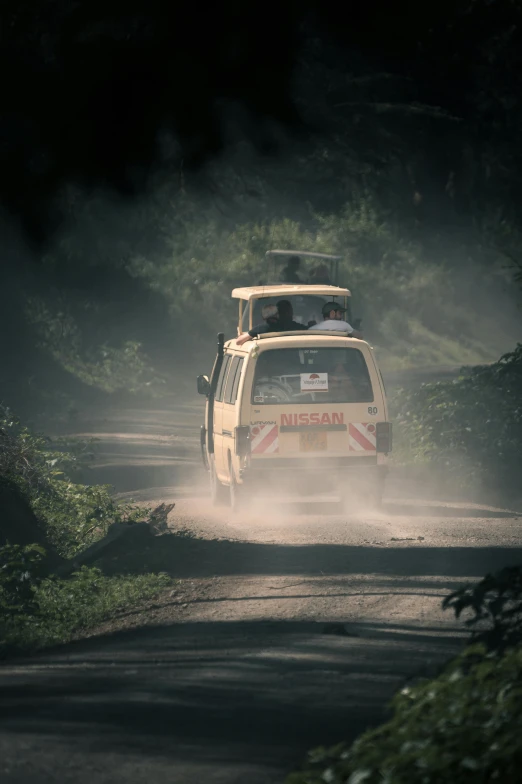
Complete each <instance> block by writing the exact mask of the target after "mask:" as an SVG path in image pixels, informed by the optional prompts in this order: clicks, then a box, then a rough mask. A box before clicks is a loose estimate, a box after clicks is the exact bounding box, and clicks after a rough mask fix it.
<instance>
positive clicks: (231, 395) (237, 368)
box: [224, 357, 243, 404]
mask: <svg viewBox="0 0 522 784" xmlns="http://www.w3.org/2000/svg"><path fill="white" fill-rule="evenodd" d="M242 364H243V357H234V359H233V360H232V362H231V365H230V372H229V374H228V378H227V386H226V389H225V398H224V402H225V403H232V404H233V403H235V402H236V397H237V388H238V386H239V377H240V375H241V365H242Z"/></svg>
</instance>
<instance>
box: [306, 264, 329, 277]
mask: <svg viewBox="0 0 522 784" xmlns="http://www.w3.org/2000/svg"><path fill="white" fill-rule="evenodd" d="M310 277H311V278H313V279H314V280H315V279H318V280H319V279H320V280H329V279H330V273H329V272H328V267H327V266H326V264H318V265H317V267H315V268H314V269H313V270H312V273H311V276H310Z"/></svg>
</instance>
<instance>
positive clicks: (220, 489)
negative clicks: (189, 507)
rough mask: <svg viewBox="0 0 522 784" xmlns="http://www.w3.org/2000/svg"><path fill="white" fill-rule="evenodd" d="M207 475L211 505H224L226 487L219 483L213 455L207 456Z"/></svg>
mask: <svg viewBox="0 0 522 784" xmlns="http://www.w3.org/2000/svg"><path fill="white" fill-rule="evenodd" d="M208 464H209V470H208V473H209V477H210V500H211V502H212V506H225V505H226V504H227V503H228V493H227V488H226V487H225V486H224V485H222V484H221V482H220V481H219V479H218V475H217V473H216V461H215V459H214V455H209V456H208Z"/></svg>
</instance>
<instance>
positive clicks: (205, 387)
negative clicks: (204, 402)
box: [198, 376, 210, 395]
mask: <svg viewBox="0 0 522 784" xmlns="http://www.w3.org/2000/svg"><path fill="white" fill-rule="evenodd" d="M209 394H210V381H209V380H208V376H198V395H209Z"/></svg>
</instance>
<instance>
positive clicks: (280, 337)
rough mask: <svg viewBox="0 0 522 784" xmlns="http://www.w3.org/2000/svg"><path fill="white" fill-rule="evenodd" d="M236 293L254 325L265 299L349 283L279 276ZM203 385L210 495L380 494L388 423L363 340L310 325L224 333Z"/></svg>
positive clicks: (317, 293) (234, 501) (237, 503)
mask: <svg viewBox="0 0 522 784" xmlns="http://www.w3.org/2000/svg"><path fill="white" fill-rule="evenodd" d="M275 289H277V291H276V290H275ZM311 289H314V291H313V292H312V291H311ZM297 290H299V291H297ZM232 296H233V297H235V298H237V299H238V300H239V303H240V304H239V322H238V323H239V325H242V324H243V306H244V305H245V303H246V306H247V310H248V323H249V324H250V326H252V316H253V312H254V310H255V309H256V308H257V309H258V308H259V300H261V301H262V300H265V301H269V302H273V301H274V299H276V300H277V299H278V298H284V299H286V300H291V299H292V298H293V297H296V296H298V297H304V298H305V299H306V297H307V296H312V297H313V298H315V299H316V298H318V297H320V298H323V301H328V300H329V299H332V298H335V299H336V300H337V301H339V300H340V299H342V300H345V299H346V298H347V297H349V296H350V292H349V291H348V289H342V288H339V287H336V286H322V287H321V286H301V285H299V286H291V285H278V286H266V287H261V286H260V287H252V288H242V289H235V290H234V291H233V292H232ZM314 307H315V305H314ZM305 317H306V316H305ZM305 323H306V322H305ZM303 327H304V324H303ZM238 332H239V327H238ZM198 392H199V393H200V394H204V395H206V397H207V402H206V411H205V424H204V426H203V427H202V429H201V449H202V456H203V461H204V464H205V467H206V468H207V470H208V472H209V477H210V487H211V494H212V500H213V503H215V504H220V503H227V502H230V504H231V506H232V508H233V509H236V510H237V509H239V508H240V507H241V506H242V505H243V503H244V502H245V501H246V500H247V499H249V498H250V497H251V496H253V495H255V494H257V493H263V494H264V493H268V492H270V494H271V495H272V494H274V493H276V492H278V491H280V492H281V493H283V494H284V495H305V496H311V495H314V494H321V495H324V494H325V493H332V494H335V495H340V496H341V497H342V498H343V500H344V501H345V503H346V504H350V502H351V500H352V499H353V498H354V497H355V496H357V497H359V498H362V499H363V500H364V501H366V502H368V503H379V502H380V500H381V497H382V492H383V485H384V478H385V475H386V471H387V467H386V458H387V455H388V454H389V452H390V451H391V424H390V422H388V411H387V404H386V397H385V390H384V385H383V382H382V377H381V374H380V372H379V370H378V367H377V364H376V361H375V358H374V354H373V350H372V348H371V347H370V346H369V345H368V343H366V341H364V340H358V339H356V338H351V337H349V336H348V335H347V333H344V332H331V331H320V330H316V331H314V329H313V327H312V328H310V329H305V328H303V330H302V331H301V330H295V331H292V332H270V333H265V334H260V335H259V336H258V337H257V338H254V339H253V340H250V341H248V342H246V343H244V344H243V345H238V343H237V340H236V339H232V340H229V341H227V342H226V343H225V342H224V336H223V334H222V333H220V335H219V336H218V351H217V356H216V359H215V362H214V367H213V369H212V373H211V375H210V377H207V376H199V377H198Z"/></svg>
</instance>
